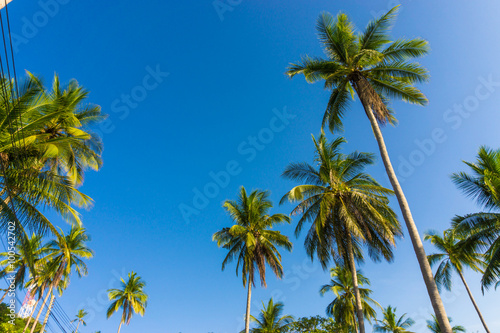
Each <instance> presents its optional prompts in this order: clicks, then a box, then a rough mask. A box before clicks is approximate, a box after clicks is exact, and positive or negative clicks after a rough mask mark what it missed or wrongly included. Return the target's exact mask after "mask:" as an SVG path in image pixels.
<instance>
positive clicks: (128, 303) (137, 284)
mask: <svg viewBox="0 0 500 333" xmlns="http://www.w3.org/2000/svg"><path fill="white" fill-rule="evenodd" d="M144 287H146V282H144V280H142V278H141V277H140V276H139V275H137V273H135V272H130V273H129V274H128V279H127V281H125V280H124V279H121V288H120V289H109V290H108V297H109V299H110V300H111V301H113V302H112V303H111V305H110V306H109V308H108V311H107V313H106V316H107V317H108V318H109V317H111V316H112V315H113V314H114V313H115V312H117V311H118V310H119V309H120V308H121V309H123V312H122V317H121V321H120V323H125V324H126V325H128V324H129V323H130V320H131V319H132V315H133V314H134V313H137V314H140V315H141V316H144V313H145V312H146V307H147V304H148V302H147V301H148V295H147V294H146V293H145V292H144Z"/></svg>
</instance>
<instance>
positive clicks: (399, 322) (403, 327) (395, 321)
mask: <svg viewBox="0 0 500 333" xmlns="http://www.w3.org/2000/svg"><path fill="white" fill-rule="evenodd" d="M383 314H384V319H382V320H377V324H375V326H374V327H373V332H377V333H413V332H410V331H408V330H407V328H410V327H411V326H412V325H413V324H414V323H415V321H414V320H413V319H411V318H405V316H406V313H405V314H403V315H402V316H401V317H399V318H398V317H397V316H396V308H393V307H391V306H390V305H389V306H388V307H387V308H385V309H384V310H383Z"/></svg>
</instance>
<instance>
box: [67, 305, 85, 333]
mask: <svg viewBox="0 0 500 333" xmlns="http://www.w3.org/2000/svg"><path fill="white" fill-rule="evenodd" d="M88 314H89V313H88V312H87V311H85V310H84V309H80V310H78V313H77V314H76V316H75V319H73V320H72V321H71V322H72V323H74V322H75V321H76V322H77V323H78V324H77V325H76V330H75V333H78V327H79V326H80V324H82V325H83V326H87V323H86V322H85V320H83V318H85V317H86V316H87V315H88Z"/></svg>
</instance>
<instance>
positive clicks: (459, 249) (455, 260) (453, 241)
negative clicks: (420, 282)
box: [424, 229, 490, 333]
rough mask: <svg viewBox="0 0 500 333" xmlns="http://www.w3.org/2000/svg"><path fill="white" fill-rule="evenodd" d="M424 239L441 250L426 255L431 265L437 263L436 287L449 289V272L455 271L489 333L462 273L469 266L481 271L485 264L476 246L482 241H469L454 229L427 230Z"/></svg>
mask: <svg viewBox="0 0 500 333" xmlns="http://www.w3.org/2000/svg"><path fill="white" fill-rule="evenodd" d="M424 239H425V240H429V241H430V242H431V243H432V244H433V245H434V246H435V247H436V248H437V249H438V250H440V251H441V252H440V253H434V254H430V255H428V256H427V257H428V258H429V263H430V264H431V266H433V265H435V264H439V266H438V269H437V270H436V274H435V275H434V279H435V280H436V283H437V285H438V287H440V286H444V287H445V288H446V290H451V286H452V281H451V274H452V272H453V271H454V272H456V273H457V274H458V275H459V276H460V279H461V280H462V283H463V284H464V286H465V289H466V290H467V294H468V295H469V298H470V300H471V302H472V305H474V308H475V309H476V312H477V314H478V316H479V319H480V320H481V323H482V324H483V326H484V329H485V330H486V332H487V333H490V330H489V329H488V326H487V325H486V322H485V321H484V318H483V315H482V314H481V311H479V307H478V305H477V304H476V301H475V300H474V297H473V296H472V292H471V290H470V289H469V285H468V284H467V282H466V281H465V277H464V274H463V270H464V267H469V268H471V269H472V270H474V271H476V272H482V269H483V268H484V266H485V263H484V261H483V258H484V255H482V254H481V253H478V252H477V248H478V247H479V246H481V245H482V244H481V243H482V242H481V243H478V242H472V243H471V242H470V241H469V240H467V239H463V238H462V237H460V235H458V234H457V232H456V231H455V230H454V229H448V230H445V231H444V232H443V235H442V236H440V235H439V234H437V232H435V231H429V232H426V233H425V237H424Z"/></svg>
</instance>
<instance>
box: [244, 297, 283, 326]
mask: <svg viewBox="0 0 500 333" xmlns="http://www.w3.org/2000/svg"><path fill="white" fill-rule="evenodd" d="M283 307H284V305H283V303H282V302H277V303H274V301H273V299H272V298H271V299H270V300H269V302H268V303H267V305H265V304H264V302H262V310H260V314H259V316H258V318H256V317H254V316H251V317H250V319H251V321H253V322H254V323H255V324H256V327H254V328H252V329H251V330H250V332H252V333H284V332H287V331H288V328H289V326H290V324H291V323H292V322H293V317H292V316H290V315H284V316H282V315H281V314H282V313H283Z"/></svg>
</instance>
